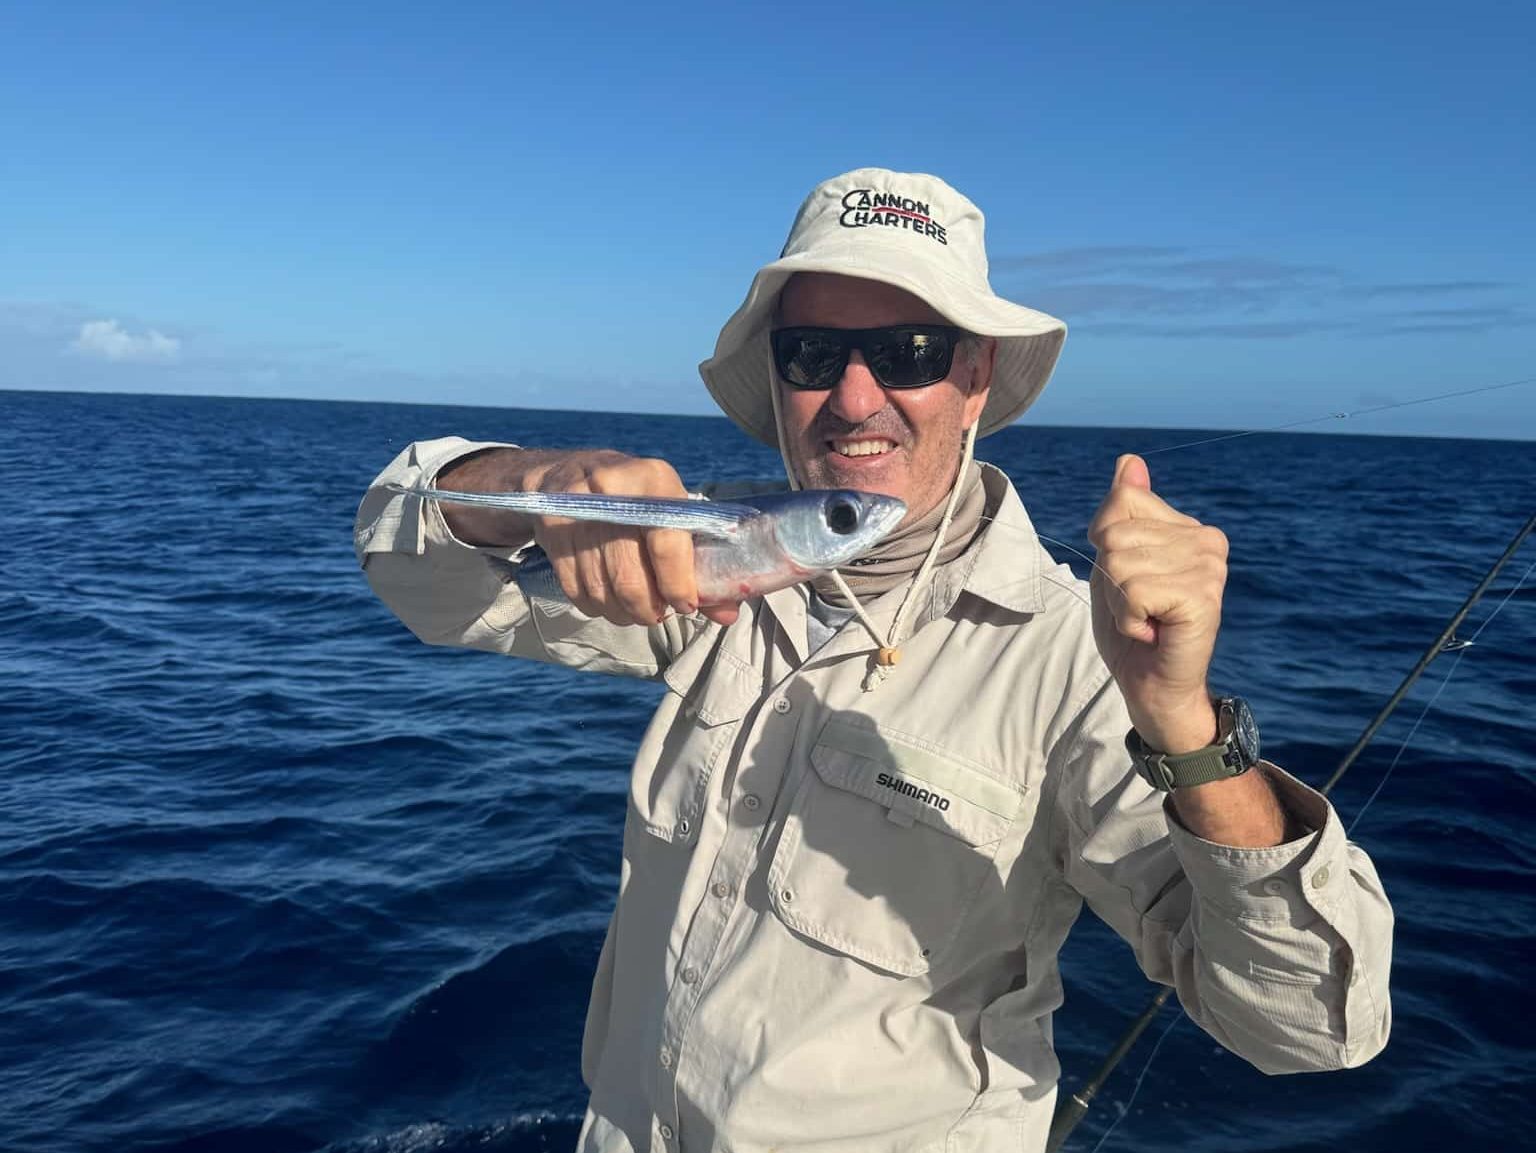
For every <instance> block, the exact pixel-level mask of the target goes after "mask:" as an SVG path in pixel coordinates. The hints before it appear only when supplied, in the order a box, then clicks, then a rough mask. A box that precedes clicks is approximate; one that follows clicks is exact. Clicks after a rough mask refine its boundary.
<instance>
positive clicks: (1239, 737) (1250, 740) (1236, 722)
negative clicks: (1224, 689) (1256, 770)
mask: <svg viewBox="0 0 1536 1153" xmlns="http://www.w3.org/2000/svg"><path fill="white" fill-rule="evenodd" d="M1232 711H1233V714H1234V716H1233V726H1232V736H1233V737H1234V738H1235V739H1236V741H1237V747H1238V749H1239V750H1240V751H1241V752H1242V754H1243V760H1244V761H1245V762H1247V763H1248V764H1250V765H1252V764H1255V763H1257V762H1258V759H1259V726H1258V724H1257V722H1255V721H1254V719H1253V713H1251V712H1250V711H1249V710H1248V702H1247V701H1245V700H1243V699H1242V698H1241V697H1234V698H1232Z"/></svg>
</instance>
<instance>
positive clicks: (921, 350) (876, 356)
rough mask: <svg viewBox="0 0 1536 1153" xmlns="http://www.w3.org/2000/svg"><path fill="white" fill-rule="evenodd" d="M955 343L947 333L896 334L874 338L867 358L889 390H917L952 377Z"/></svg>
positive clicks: (901, 332) (867, 352)
mask: <svg viewBox="0 0 1536 1153" xmlns="http://www.w3.org/2000/svg"><path fill="white" fill-rule="evenodd" d="M954 353H955V342H954V340H953V339H952V338H951V337H950V335H949V333H947V332H910V331H900V330H898V331H895V332H892V333H890V334H889V335H883V336H879V337H875V338H873V339H871V340H870V341H869V342H868V344H867V345H866V352H865V356H866V357H867V359H868V360H869V367H870V370H871V371H872V372H873V373H874V374H875V378H876V379H877V380H879V381H880V383H881V384H883V385H885V386H886V387H887V388H918V387H920V386H922V385H925V384H932V383H933V382H934V381H936V380H943V379H944V378H945V377H946V376H948V375H949V366H950V362H951V360H952V359H953V358H954Z"/></svg>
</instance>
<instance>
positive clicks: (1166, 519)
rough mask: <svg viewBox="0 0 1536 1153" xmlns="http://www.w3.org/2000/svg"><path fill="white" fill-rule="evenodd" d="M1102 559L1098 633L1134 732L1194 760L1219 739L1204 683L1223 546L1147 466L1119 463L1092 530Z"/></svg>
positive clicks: (1097, 570)
mask: <svg viewBox="0 0 1536 1153" xmlns="http://www.w3.org/2000/svg"><path fill="white" fill-rule="evenodd" d="M1088 539H1089V540H1090V541H1091V542H1092V543H1093V546H1094V548H1095V549H1096V550H1097V553H1098V558H1097V563H1096V564H1095V566H1094V571H1093V578H1092V582H1091V585H1092V593H1093V634H1094V641H1095V643H1096V644H1097V645H1098V649H1099V655H1100V656H1102V657H1103V659H1104V663H1105V664H1106V665H1107V666H1108V668H1109V670H1110V673H1111V674H1112V675H1113V676H1114V678H1115V682H1116V684H1118V685H1119V687H1120V692H1121V694H1122V695H1123V696H1124V698H1125V703H1126V707H1127V709H1128V710H1129V711H1130V714H1131V723H1132V724H1134V725H1135V726H1136V731H1137V732H1138V733H1140V734H1141V736H1142V738H1143V739H1144V740H1145V741H1146V742H1147V743H1148V744H1150V745H1152V746H1153V747H1154V748H1157V749H1160V750H1162V751H1163V752H1167V753H1181V752H1189V751H1192V750H1194V749H1198V748H1201V747H1202V746H1204V745H1208V744H1210V743H1211V742H1212V741H1213V740H1214V739H1215V736H1216V712H1215V708H1214V706H1213V705H1212V704H1211V698H1210V691H1209V688H1208V682H1207V676H1208V673H1209V670H1210V665H1211V657H1212V655H1213V654H1214V653H1215V650H1216V634H1217V632H1218V631H1219V630H1220V628H1221V599H1222V593H1223V591H1224V590H1225V588H1226V583H1227V538H1226V534H1225V533H1223V532H1222V531H1221V530H1220V529H1218V528H1214V527H1212V526H1210V525H1203V524H1201V523H1200V522H1199V521H1197V520H1196V519H1195V518H1194V517H1191V516H1186V515H1185V514H1184V513H1181V512H1179V511H1178V510H1177V509H1175V508H1173V507H1172V506H1171V505H1169V504H1168V503H1167V502H1165V501H1164V500H1163V499H1162V498H1161V497H1159V496H1158V495H1157V494H1156V493H1154V492H1153V491H1152V478H1151V474H1150V473H1149V472H1148V470H1147V465H1146V462H1145V461H1143V460H1142V459H1141V458H1140V457H1138V456H1130V455H1127V456H1122V457H1121V458H1120V459H1119V461H1117V462H1116V466H1115V476H1114V480H1113V482H1112V483H1111V485H1110V488H1109V493H1108V494H1107V495H1106V496H1105V498H1104V502H1103V504H1101V505H1100V506H1099V510H1098V513H1097V514H1096V515H1095V516H1094V518H1093V523H1092V524H1091V525H1090V526H1089V529H1088Z"/></svg>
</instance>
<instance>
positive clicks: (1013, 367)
mask: <svg viewBox="0 0 1536 1153" xmlns="http://www.w3.org/2000/svg"><path fill="white" fill-rule="evenodd" d="M869 258H870V251H869V249H868V247H865V248H864V249H863V250H855V249H852V248H847V249H844V250H842V251H838V250H836V249H831V250H829V249H828V248H827V247H826V246H822V247H820V248H819V249H818V251H817V252H816V253H815V254H814V255H813V254H811V253H796V254H795V255H792V256H785V257H782V258H780V259H778V260H775V261H774V262H773V263H772V264H767V265H764V266H763V268H762V269H760V270H759V271H758V274H757V275H756V276H755V277H753V278H752V287H751V288H750V289H748V291H747V298H746V300H744V301H743V302H742V305H741V307H740V308H738V309H737V310H736V312H735V313H734V314H733V315H732V316H731V318H730V320H728V321H726V323H725V327H724V328H722V329H721V330H720V339H719V340H718V341H716V342H715V354H714V356H712V357H710V358H709V359H708V360H706V361H704V363H702V364H701V365H699V375H700V376H702V377H703V378H704V385H705V387H706V388H708V389H709V392H710V395H711V396H713V397H714V398H715V402H716V403H717V404H719V406H720V408H721V409H722V411H724V413H725V415H726V416H728V417H730V418H731V420H733V421H735V423H736V424H737V425H738V426H739V427H740V428H741V429H742V430H743V431H744V432H746V433H747V434H748V435H750V436H752V437H755V438H756V439H757V440H760V441H762V442H763V443H764V444H768V445H775V446H776V445H777V444H778V433H777V429H776V427H775V425H774V420H773V400H772V398H771V397H770V396H769V394H768V389H770V388H772V387H774V369H773V358H772V356H771V355H770V353H769V348H768V336H767V334H768V330H769V328H770V327H771V326H772V323H773V313H774V308H775V305H776V304H777V301H778V298H779V293H780V291H781V290H782V289H783V287H784V285H785V283H786V282H787V281H788V280H789V278H790V277H791V276H793V275H795V273H797V272H835V273H839V274H841V275H844V276H856V277H859V278H861V279H865V280H877V281H879V282H881V283H882V284H889V285H891V286H892V287H894V288H900V289H903V290H904V291H906V292H910V293H911V294H912V295H914V296H916V297H919V298H920V299H922V300H925V301H927V302H928V304H929V305H930V306H931V307H932V308H933V309H934V310H935V311H937V312H938V313H939V315H941V316H943V317H944V318H945V319H946V320H948V321H949V322H950V323H951V324H954V325H956V326H957V327H959V328H963V329H965V330H966V331H967V332H971V333H974V334H975V335H977V336H990V337H993V338H995V339H996V340H997V360H996V362H995V364H994V366H993V370H992V390H991V393H990V395H989V396H988V398H987V406H986V408H985V409H984V410H983V411H982V414H981V422H980V424H979V426H978V427H977V429H976V435H977V436H978V437H983V436H988V435H990V434H992V433H994V432H997V431H998V430H999V429H1002V428H1006V427H1007V426H1008V425H1010V424H1012V423H1013V422H1014V421H1015V420H1017V419H1018V418H1019V416H1020V415H1022V414H1023V412H1024V410H1025V409H1027V408H1028V407H1029V406H1030V405H1031V404H1033V403H1034V402H1035V398H1036V397H1037V396H1039V395H1040V392H1041V390H1042V389H1044V388H1045V385H1046V382H1047V381H1048V380H1050V378H1051V373H1052V372H1053V371H1054V370H1055V368H1056V361H1057V358H1058V357H1059V356H1060V355H1061V346H1062V344H1063V343H1064V342H1065V341H1066V338H1067V326H1066V325H1065V324H1064V323H1063V322H1062V321H1060V320H1058V319H1057V318H1056V317H1054V316H1048V315H1047V314H1046V313H1043V312H1037V311H1035V310H1034V309H1032V308H1025V307H1024V306H1023V305H1022V304H1014V303H1013V302H1012V301H1010V300H1004V299H1002V298H1001V297H999V296H997V295H995V294H993V293H992V292H991V291H990V290H987V291H982V290H981V289H978V288H977V287H976V286H975V285H973V284H970V283H968V282H965V281H961V280H958V279H956V278H954V277H951V276H947V275H945V274H944V273H943V272H942V270H939V269H936V268H933V267H931V266H930V267H927V268H925V269H924V273H925V279H926V281H927V282H926V283H924V284H918V283H917V282H916V281H915V280H914V279H913V278H911V277H910V276H908V275H905V274H904V272H903V270H902V269H900V268H894V267H891V266H890V265H884V266H882V265H881V264H880V263H876V262H872V261H871V260H870V259H869Z"/></svg>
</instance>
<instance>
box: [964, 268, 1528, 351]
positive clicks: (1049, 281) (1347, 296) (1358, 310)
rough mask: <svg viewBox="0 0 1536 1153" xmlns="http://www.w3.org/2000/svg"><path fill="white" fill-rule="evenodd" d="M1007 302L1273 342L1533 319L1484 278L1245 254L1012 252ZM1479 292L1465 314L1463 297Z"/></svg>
mask: <svg viewBox="0 0 1536 1153" xmlns="http://www.w3.org/2000/svg"><path fill="white" fill-rule="evenodd" d="M992 267H993V270H994V272H995V273H996V276H997V279H998V281H999V282H1000V285H1001V286H1002V288H1003V291H1004V292H1005V294H1006V295H1008V296H1012V297H1014V298H1016V299H1020V300H1024V301H1027V302H1028V303H1030V304H1032V305H1035V306H1036V307H1038V308H1041V309H1044V310H1045V311H1047V312H1052V313H1055V314H1056V315H1058V316H1061V317H1063V318H1065V319H1066V320H1067V322H1068V323H1069V324H1074V325H1075V326H1076V327H1077V328H1078V329H1079V331H1084V332H1092V333H1095V334H1098V335H1103V336H1126V337H1159V338H1172V339H1181V338H1187V339H1202V338H1218V339H1222V338H1224V339H1240V340H1281V339H1285V338H1288V337H1300V336H1306V335H1310V334H1313V333H1320V332H1329V331H1338V332H1348V333H1354V334H1356V335H1359V336H1388V335H1391V336H1401V335H1413V334H1427V333H1437V332H1438V333H1447V332H1493V331H1498V330H1501V329H1505V328H1510V327H1524V326H1527V325H1530V324H1532V323H1536V316H1533V315H1532V314H1531V312H1530V311H1529V309H1528V308H1527V307H1526V306H1525V305H1524V304H1523V303H1521V302H1519V301H1518V298H1514V297H1511V298H1509V299H1500V298H1499V297H1498V296H1492V297H1491V298H1490V296H1489V295H1488V294H1492V293H1497V292H1499V291H1501V290H1503V291H1505V292H1511V293H1512V292H1513V291H1514V290H1516V289H1518V287H1519V286H1517V285H1514V284H1509V283H1504V282H1500V281H1493V280H1470V279H1468V280H1438V281H1432V280H1423V281H1409V282H1400V283H1381V282H1376V283H1372V282H1370V281H1368V280H1366V279H1365V278H1364V277H1361V276H1359V275H1356V274H1354V273H1352V272H1350V271H1349V270H1348V269H1344V268H1340V267H1336V266H1334V265H1329V264H1309V263H1302V262H1298V261H1291V260H1284V259H1275V258H1273V257H1269V256H1265V255H1260V254H1253V253H1230V252H1220V251H1205V250H1201V249H1197V248H1189V247H1175V246H1170V245H1148V244H1121V245H1101V246H1097V247H1079V248H1061V249H1053V250H1050V251H1045V252H1038V253H1023V254H1011V255H1008V256H1004V257H1002V258H1001V259H999V260H996V261H994V262H993V265H992ZM1468 293H1477V294H1482V296H1481V305H1482V306H1481V307H1468V306H1467V305H1466V304H1465V303H1463V302H1465V301H1466V300H1467V296H1466V294H1468Z"/></svg>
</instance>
